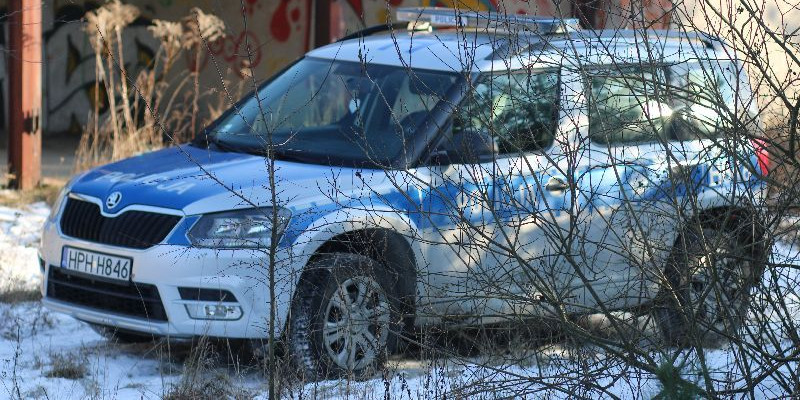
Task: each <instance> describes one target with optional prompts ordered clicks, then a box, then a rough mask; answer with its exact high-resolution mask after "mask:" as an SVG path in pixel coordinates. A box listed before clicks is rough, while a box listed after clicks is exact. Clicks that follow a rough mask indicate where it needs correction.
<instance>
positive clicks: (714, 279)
mask: <svg viewBox="0 0 800 400" xmlns="http://www.w3.org/2000/svg"><path fill="white" fill-rule="evenodd" d="M741 237H742V235H741V234H739V232H737V230H736V229H723V228H703V229H692V230H689V231H687V232H686V233H685V234H684V235H683V237H681V238H679V239H678V241H677V243H676V244H675V247H674V248H673V250H672V254H671V255H670V257H669V260H668V262H667V268H666V273H665V277H666V279H667V281H668V283H669V286H668V287H662V289H661V291H660V292H659V295H658V301H657V304H656V307H655V316H656V319H657V320H658V322H659V325H660V327H661V331H662V333H663V335H664V339H665V340H666V341H667V342H668V343H671V344H677V345H680V346H698V347H700V346H702V347H718V346H720V345H722V344H723V343H724V342H725V341H727V340H728V339H730V338H732V337H735V336H736V334H737V332H738V331H739V328H740V327H741V325H742V323H743V322H744V320H745V318H746V316H747V310H748V306H749V304H750V292H751V289H752V287H753V284H754V282H755V278H756V277H758V276H761V271H762V269H763V262H762V260H761V253H762V252H759V251H755V250H754V249H753V246H751V245H747V244H746V243H747V242H746V241H744V240H742V239H741Z"/></svg>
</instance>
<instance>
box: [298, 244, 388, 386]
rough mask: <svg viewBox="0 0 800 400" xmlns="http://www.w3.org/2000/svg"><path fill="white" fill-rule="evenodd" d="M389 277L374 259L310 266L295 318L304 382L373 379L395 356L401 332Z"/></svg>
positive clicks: (325, 259)
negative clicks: (350, 378)
mask: <svg viewBox="0 0 800 400" xmlns="http://www.w3.org/2000/svg"><path fill="white" fill-rule="evenodd" d="M388 278H389V277H388V275H387V272H386V270H385V269H384V268H382V267H381V265H380V264H379V263H378V262H376V261H375V260H372V259H370V258H368V257H365V256H361V255H355V254H346V253H334V254H329V255H324V256H322V257H320V258H319V259H318V260H316V261H315V262H313V263H312V264H311V265H309V267H308V269H307V270H306V272H305V273H304V276H303V278H302V279H301V280H300V283H299V285H298V288H297V293H296V295H295V299H294V302H293V305H292V313H291V316H290V319H289V332H288V334H289V343H290V351H291V352H292V354H293V356H294V357H293V358H294V359H295V361H296V363H297V364H298V366H299V367H300V371H301V373H302V374H303V375H304V376H303V377H304V378H310V379H312V380H317V379H333V378H341V377H352V378H355V379H363V378H368V377H370V376H371V375H372V374H374V373H375V372H376V371H378V370H379V369H380V368H381V367H382V366H383V364H384V362H385V360H386V355H387V354H388V353H389V352H391V351H393V350H394V348H395V346H396V342H397V332H398V331H399V329H400V328H401V324H400V323H399V322H400V321H401V318H400V317H399V313H398V307H397V305H398V302H397V297H396V296H395V293H394V291H393V290H392V288H393V286H392V285H391V282H390V280H389V279H388Z"/></svg>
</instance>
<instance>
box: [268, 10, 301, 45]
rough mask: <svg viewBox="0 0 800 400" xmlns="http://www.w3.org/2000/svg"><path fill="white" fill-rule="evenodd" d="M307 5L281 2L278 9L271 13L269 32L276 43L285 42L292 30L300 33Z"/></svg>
mask: <svg viewBox="0 0 800 400" xmlns="http://www.w3.org/2000/svg"><path fill="white" fill-rule="evenodd" d="M307 10H308V4H303V3H302V2H301V1H296V0H281V2H280V4H279V5H278V8H276V9H275V11H274V12H273V13H272V19H271V20H270V25H269V31H270V33H271V34H272V37H273V38H275V40H277V41H278V42H286V41H288V40H289V37H290V36H291V35H292V29H293V28H294V30H295V31H300V30H301V29H302V28H303V26H302V25H303V23H302V19H301V17H302V14H303V12H304V11H305V12H308V11H307Z"/></svg>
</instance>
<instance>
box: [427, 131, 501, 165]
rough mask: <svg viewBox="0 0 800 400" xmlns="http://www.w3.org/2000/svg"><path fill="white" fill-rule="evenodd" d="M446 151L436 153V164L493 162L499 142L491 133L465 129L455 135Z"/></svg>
mask: <svg viewBox="0 0 800 400" xmlns="http://www.w3.org/2000/svg"><path fill="white" fill-rule="evenodd" d="M446 144H447V146H446V150H444V151H440V152H436V153H434V154H433V155H432V156H431V158H432V160H433V162H434V163H435V164H439V165H444V164H478V163H482V162H487V161H491V160H492V159H493V158H494V155H495V154H496V153H497V142H496V141H495V138H493V137H492V135H490V134H489V132H486V131H480V130H476V129H465V130H463V131H461V132H458V133H454V134H453V137H452V138H451V139H450V141H449V143H447V142H446Z"/></svg>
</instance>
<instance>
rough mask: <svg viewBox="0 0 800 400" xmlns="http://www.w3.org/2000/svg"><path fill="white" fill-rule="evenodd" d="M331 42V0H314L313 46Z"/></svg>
mask: <svg viewBox="0 0 800 400" xmlns="http://www.w3.org/2000/svg"><path fill="white" fill-rule="evenodd" d="M330 43H331V1H330V0H315V1H314V48H317V47H321V46H325V45H326V44H330Z"/></svg>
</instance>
